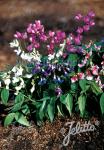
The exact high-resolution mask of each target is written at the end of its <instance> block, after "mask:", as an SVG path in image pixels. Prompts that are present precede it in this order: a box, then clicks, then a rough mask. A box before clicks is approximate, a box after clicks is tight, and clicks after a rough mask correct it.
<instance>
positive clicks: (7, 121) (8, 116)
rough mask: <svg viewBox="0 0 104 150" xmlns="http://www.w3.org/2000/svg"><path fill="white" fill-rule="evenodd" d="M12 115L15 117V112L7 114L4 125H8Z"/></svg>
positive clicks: (11, 120)
mask: <svg viewBox="0 0 104 150" xmlns="http://www.w3.org/2000/svg"><path fill="white" fill-rule="evenodd" d="M14 117H15V113H10V114H8V115H7V116H6V118H5V121H4V126H5V127H6V126H8V125H10V124H11V123H12V122H13V120H14Z"/></svg>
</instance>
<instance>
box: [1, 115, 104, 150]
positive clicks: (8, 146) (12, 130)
mask: <svg viewBox="0 0 104 150" xmlns="http://www.w3.org/2000/svg"><path fill="white" fill-rule="evenodd" d="M89 120H90V122H91V124H93V125H95V128H96V130H95V131H90V132H85V133H80V134H76V135H71V137H70V141H69V143H68V146H64V145H63V140H64V138H65V136H66V135H67V134H68V131H69V127H65V124H66V123H67V122H71V121H75V124H76V123H77V122H80V123H81V125H83V124H84V123H85V121H86V119H82V118H80V117H79V116H78V115H77V116H75V115H74V116H72V117H69V118H68V117H64V118H63V117H58V118H56V119H55V120H54V122H53V123H50V122H49V121H46V122H45V123H43V125H42V126H41V127H39V126H36V125H35V124H34V123H32V125H31V126H30V127H23V126H20V125H19V126H16V125H11V126H9V127H6V128H5V127H3V126H2V125H1V126H0V150H104V121H103V120H102V119H99V118H97V117H92V118H90V119H89ZM63 128H64V131H63V130H62V129H63Z"/></svg>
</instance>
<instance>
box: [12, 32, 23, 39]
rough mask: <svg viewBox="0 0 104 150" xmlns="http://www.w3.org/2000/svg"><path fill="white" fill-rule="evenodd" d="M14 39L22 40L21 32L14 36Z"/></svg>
mask: <svg viewBox="0 0 104 150" xmlns="http://www.w3.org/2000/svg"><path fill="white" fill-rule="evenodd" d="M14 37H15V38H17V39H21V38H22V34H21V33H20V32H16V34H14Z"/></svg>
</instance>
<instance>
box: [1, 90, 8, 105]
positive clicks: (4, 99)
mask: <svg viewBox="0 0 104 150" xmlns="http://www.w3.org/2000/svg"><path fill="white" fill-rule="evenodd" d="M8 98H9V90H8V89H5V88H4V89H3V90H2V91H1V99H2V103H3V104H4V105H7V102H8Z"/></svg>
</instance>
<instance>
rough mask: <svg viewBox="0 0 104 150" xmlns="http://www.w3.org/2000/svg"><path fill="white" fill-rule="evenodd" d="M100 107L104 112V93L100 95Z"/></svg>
mask: <svg viewBox="0 0 104 150" xmlns="http://www.w3.org/2000/svg"><path fill="white" fill-rule="evenodd" d="M100 108H101V112H102V114H104V93H103V94H102V95H101V97H100Z"/></svg>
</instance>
